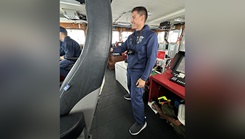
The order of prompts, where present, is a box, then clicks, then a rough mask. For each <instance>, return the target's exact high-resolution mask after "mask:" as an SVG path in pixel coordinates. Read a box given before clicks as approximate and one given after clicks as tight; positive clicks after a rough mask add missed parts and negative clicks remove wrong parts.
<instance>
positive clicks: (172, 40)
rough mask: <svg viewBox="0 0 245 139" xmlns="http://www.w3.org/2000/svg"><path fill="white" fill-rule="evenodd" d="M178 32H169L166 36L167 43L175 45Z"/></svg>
mask: <svg viewBox="0 0 245 139" xmlns="http://www.w3.org/2000/svg"><path fill="white" fill-rule="evenodd" d="M179 33H180V30H171V31H170V32H169V34H168V42H169V43H176V42H177V40H178V37H179Z"/></svg>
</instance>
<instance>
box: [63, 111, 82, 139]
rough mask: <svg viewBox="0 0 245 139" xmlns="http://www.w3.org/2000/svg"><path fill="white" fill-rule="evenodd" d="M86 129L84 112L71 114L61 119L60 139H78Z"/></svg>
mask: <svg viewBox="0 0 245 139" xmlns="http://www.w3.org/2000/svg"><path fill="white" fill-rule="evenodd" d="M84 128H85V120H84V115H83V112H76V113H70V114H69V115H66V116H61V117H60V138H61V139H76V138H77V137H79V135H80V134H81V133H82V131H83V130H84Z"/></svg>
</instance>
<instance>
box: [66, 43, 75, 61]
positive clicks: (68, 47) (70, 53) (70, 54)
mask: <svg viewBox="0 0 245 139" xmlns="http://www.w3.org/2000/svg"><path fill="white" fill-rule="evenodd" d="M64 48H65V55H64V58H65V59H69V58H73V57H74V54H75V50H74V48H73V46H72V43H71V42H65V43H64Z"/></svg>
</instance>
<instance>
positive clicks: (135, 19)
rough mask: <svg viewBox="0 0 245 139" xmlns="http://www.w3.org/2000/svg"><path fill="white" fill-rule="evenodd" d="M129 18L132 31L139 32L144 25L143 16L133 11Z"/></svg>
mask: <svg viewBox="0 0 245 139" xmlns="http://www.w3.org/2000/svg"><path fill="white" fill-rule="evenodd" d="M131 15H132V17H131V24H132V29H136V30H140V29H141V26H142V25H144V15H139V14H138V12H137V11H134V12H133V13H132V14H131Z"/></svg>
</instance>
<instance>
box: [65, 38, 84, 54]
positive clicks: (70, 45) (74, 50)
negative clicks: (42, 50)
mask: <svg viewBox="0 0 245 139" xmlns="http://www.w3.org/2000/svg"><path fill="white" fill-rule="evenodd" d="M62 47H63V51H64V53H65V54H64V57H65V59H67V58H74V57H79V56H80V54H81V49H80V45H79V44H78V43H77V42H76V41H74V40H73V39H71V38H70V37H69V36H66V37H65V39H64V42H62Z"/></svg>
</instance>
